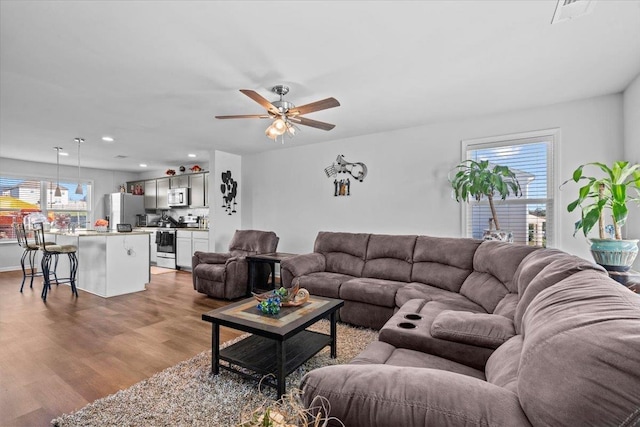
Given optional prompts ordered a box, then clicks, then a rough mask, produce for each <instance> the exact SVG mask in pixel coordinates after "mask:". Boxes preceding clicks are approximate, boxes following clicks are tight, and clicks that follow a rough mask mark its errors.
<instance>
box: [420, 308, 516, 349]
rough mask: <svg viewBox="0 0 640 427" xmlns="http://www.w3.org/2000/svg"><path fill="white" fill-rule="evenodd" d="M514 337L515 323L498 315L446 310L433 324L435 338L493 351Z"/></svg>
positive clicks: (432, 332) (432, 333)
mask: <svg viewBox="0 0 640 427" xmlns="http://www.w3.org/2000/svg"><path fill="white" fill-rule="evenodd" d="M514 335H515V329H514V328H513V322H512V321H511V320H509V319H507V318H506V317H502V316H500V315H497V314H485V313H471V312H468V311H452V310H445V311H442V312H441V313H440V314H438V315H437V316H436V318H435V319H434V320H433V323H432V324H431V336H432V337H434V338H440V339H444V340H448V341H455V342H461V343H465V344H471V345H477V346H480V347H486V348H493V349H495V348H498V347H500V346H501V345H502V344H504V342H505V341H507V340H508V339H509V338H511V337H513V336H514Z"/></svg>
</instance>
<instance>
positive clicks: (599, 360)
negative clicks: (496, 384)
mask: <svg viewBox="0 0 640 427" xmlns="http://www.w3.org/2000/svg"><path fill="white" fill-rule="evenodd" d="M522 330H523V335H524V342H523V346H522V354H521V358H520V365H519V368H518V392H517V394H518V397H519V400H520V404H521V405H522V408H523V410H524V412H525V413H526V414H527V417H528V418H529V420H531V422H532V423H533V424H534V425H551V426H561V425H575V426H580V425H601V426H603V425H616V426H618V425H619V426H622V425H625V426H632V425H637V423H638V422H639V421H640V411H639V410H638V408H639V407H640V406H639V403H640V400H639V397H638V390H639V388H638V385H639V384H640V369H638V367H639V366H640V335H639V334H638V331H640V297H639V296H638V295H636V294H634V293H633V292H631V291H629V290H628V289H626V288H625V287H623V286H620V285H619V284H618V283H617V282H615V281H613V280H612V279H609V278H608V277H605V276H604V275H602V274H601V273H599V272H597V271H581V272H578V273H575V274H573V275H572V276H570V277H569V278H567V279H565V280H563V281H561V282H559V283H557V284H556V285H553V286H551V287H548V288H546V289H545V290H543V291H542V292H540V293H539V294H538V295H537V296H536V297H535V298H534V299H533V301H531V303H530V304H529V306H528V307H527V309H526V312H525V314H524V316H523V319H522Z"/></svg>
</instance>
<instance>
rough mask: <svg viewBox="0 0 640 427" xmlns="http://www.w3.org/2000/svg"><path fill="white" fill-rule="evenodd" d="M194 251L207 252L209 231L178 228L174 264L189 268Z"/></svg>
mask: <svg viewBox="0 0 640 427" xmlns="http://www.w3.org/2000/svg"><path fill="white" fill-rule="evenodd" d="M195 251H200V252H209V231H208V230H201V231H187V230H178V231H177V234H176V265H177V266H178V267H179V268H188V269H191V257H192V256H193V253H194V252H195Z"/></svg>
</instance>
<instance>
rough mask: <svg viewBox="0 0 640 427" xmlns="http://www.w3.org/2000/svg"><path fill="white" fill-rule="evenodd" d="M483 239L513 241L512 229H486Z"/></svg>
mask: <svg viewBox="0 0 640 427" xmlns="http://www.w3.org/2000/svg"><path fill="white" fill-rule="evenodd" d="M482 240H495V241H498V242H507V243H513V233H512V232H511V231H504V230H489V229H486V228H485V230H484V233H483V234H482Z"/></svg>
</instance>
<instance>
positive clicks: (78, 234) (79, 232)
mask: <svg viewBox="0 0 640 427" xmlns="http://www.w3.org/2000/svg"><path fill="white" fill-rule="evenodd" d="M45 233H46V234H54V235H56V236H69V237H85V236H101V237H111V236H126V235H132V234H149V233H150V231H144V230H134V231H132V232H129V233H118V232H117V231H95V230H76V232H75V233H71V232H66V231H53V230H52V231H45Z"/></svg>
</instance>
